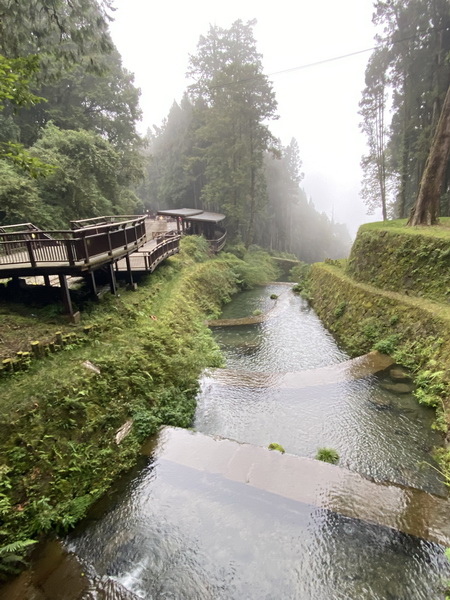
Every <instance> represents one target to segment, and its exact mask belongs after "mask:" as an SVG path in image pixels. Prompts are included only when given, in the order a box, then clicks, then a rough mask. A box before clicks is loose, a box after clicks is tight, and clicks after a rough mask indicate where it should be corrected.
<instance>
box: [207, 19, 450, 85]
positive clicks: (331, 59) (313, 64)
mask: <svg viewBox="0 0 450 600" xmlns="http://www.w3.org/2000/svg"><path fill="white" fill-rule="evenodd" d="M447 30H449V27H440V28H438V27H431V28H428V29H426V30H424V31H416V32H415V33H414V34H412V35H409V36H405V37H403V38H400V39H398V40H392V41H389V40H384V42H385V43H386V42H388V43H389V44H391V45H393V46H394V45H396V44H400V43H402V42H407V41H409V40H413V39H415V38H417V37H418V36H419V35H423V34H425V33H430V32H431V31H435V32H436V33H438V32H440V31H447ZM380 48H383V44H378V45H376V46H372V47H370V48H364V49H363V50H355V51H354V52H349V53H347V54H340V55H338V56H331V57H329V58H324V59H322V60H317V61H314V62H310V63H305V64H302V65H298V66H296V67H291V68H289V69H282V70H281V71H274V72H272V73H269V74H268V75H267V77H274V76H275V75H283V74H284V73H293V72H294V71H301V70H302V69H309V68H311V67H317V66H319V65H324V64H327V63H331V62H335V61H338V60H343V59H344V58H350V57H351V56H357V55H358V54H364V53H365V52H372V51H373V50H378V49H380ZM261 76H265V75H264V74H263V73H261V74H259V75H256V76H253V77H244V78H243V79H238V80H237V81H230V82H228V83H219V84H216V85H211V86H209V88H210V89H215V88H226V87H230V86H233V85H239V84H241V83H248V82H250V81H256V80H257V79H259V78H260V77H261Z"/></svg>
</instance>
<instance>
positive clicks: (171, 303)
mask: <svg viewBox="0 0 450 600" xmlns="http://www.w3.org/2000/svg"><path fill="white" fill-rule="evenodd" d="M245 259H246V257H244V260H241V259H238V258H236V257H235V256H234V255H231V254H223V255H221V256H220V257H218V258H215V259H210V258H208V255H207V247H206V244H205V242H204V240H202V239H198V238H190V239H185V240H184V241H183V248H182V252H181V253H180V255H179V256H177V257H174V258H172V259H170V260H169V261H167V264H165V265H163V266H162V267H160V268H159V269H158V270H157V271H156V272H155V273H154V274H153V275H151V277H149V278H148V280H147V282H145V283H144V284H143V285H141V286H140V287H139V288H138V290H137V291H135V292H123V293H121V295H120V297H110V298H108V299H107V300H105V301H103V302H102V303H101V304H97V305H92V306H91V307H90V309H89V310H87V311H85V312H84V313H83V326H86V325H92V331H93V333H92V334H91V335H90V336H89V338H88V339H87V340H84V341H83V342H82V343H81V342H80V343H74V344H71V345H69V346H68V347H66V349H65V350H63V351H61V352H59V353H57V354H51V355H49V356H47V357H45V358H43V359H41V360H38V361H32V362H31V363H30V366H29V368H28V370H26V371H24V372H20V373H17V374H14V375H11V376H8V377H4V378H2V379H1V380H0V398H1V402H0V419H1V427H0V448H1V456H2V459H1V463H0V472H1V479H0V519H1V527H0V531H1V536H2V537H1V541H0V557H2V558H3V559H8V558H11V555H12V554H13V553H14V552H13V551H16V550H17V551H20V550H21V548H24V547H25V544H26V542H25V540H27V539H36V538H37V537H38V536H39V535H40V534H42V533H44V532H48V531H61V530H65V529H67V528H68V527H71V526H72V525H74V524H75V523H76V521H78V520H79V519H80V518H81V517H82V516H83V515H84V514H85V512H86V510H87V508H88V507H89V506H90V504H92V502H94V501H95V500H96V499H97V498H98V497H99V496H101V495H102V494H103V493H104V492H105V490H107V488H108V486H109V485H110V484H111V482H112V481H113V480H114V478H115V477H117V475H118V473H119V472H121V471H123V470H124V469H126V468H128V467H129V466H130V465H131V464H132V463H133V462H134V460H135V458H136V456H137V454H138V452H139V448H140V445H141V443H142V441H143V440H144V439H145V438H146V437H147V436H148V435H150V434H152V433H154V432H155V431H156V430H157V428H158V427H159V426H160V425H162V424H168V425H178V426H184V427H186V426H189V425H190V424H191V421H192V417H193V414H194V410H195V396H196V393H197V381H198V376H199V374H200V372H201V370H202V369H203V368H204V367H206V366H218V365H220V364H221V356H220V353H219V350H218V348H217V346H216V344H215V343H214V341H213V338H212V335H211V333H210V331H209V330H208V328H207V327H206V325H205V319H206V318H211V317H216V316H217V315H218V313H219V312H220V307H221V305H222V304H223V303H224V302H226V301H227V300H229V298H230V296H231V295H232V294H233V293H235V292H236V291H237V290H238V289H239V288H241V287H243V286H249V285H252V284H253V283H261V282H263V281H264V279H266V280H271V279H273V278H274V276H275V271H274V268H273V266H272V264H271V261H270V259H269V258H268V257H267V255H264V254H263V253H261V252H256V253H254V254H253V255H252V257H251V259H250V260H247V261H246V260H245ZM22 316H23V315H22ZM30 318H32V317H30ZM33 333H34V332H33ZM86 361H89V362H88V363H87V362H86ZM131 421H132V427H131V432H130V433H129V435H127V436H126V437H125V438H124V439H123V441H121V443H120V444H117V443H116V434H117V431H118V430H119V428H121V427H122V426H123V425H124V424H125V423H127V422H130V424H131ZM11 543H13V546H9V544H11ZM3 567H4V569H5V571H6V570H8V568H9V567H8V565H5V560H3Z"/></svg>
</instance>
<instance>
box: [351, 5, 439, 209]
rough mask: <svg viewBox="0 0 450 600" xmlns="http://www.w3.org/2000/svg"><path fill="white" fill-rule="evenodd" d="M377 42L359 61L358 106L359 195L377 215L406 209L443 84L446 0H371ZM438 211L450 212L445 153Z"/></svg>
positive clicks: (422, 162)
mask: <svg viewBox="0 0 450 600" xmlns="http://www.w3.org/2000/svg"><path fill="white" fill-rule="evenodd" d="M373 22H374V24H375V25H377V26H378V27H379V29H380V34H379V36H378V40H377V41H378V44H377V47H376V49H375V50H374V51H373V53H372V56H371V57H370V60H369V62H368V65H367V69H366V87H365V89H364V91H363V95H362V99H361V103H360V114H361V116H362V123H361V127H362V129H363V131H364V133H365V134H366V138H367V143H368V152H367V154H366V155H365V156H364V157H363V159H362V167H363V172H364V179H363V188H362V195H363V198H364V200H365V201H366V204H367V205H368V207H369V208H370V209H374V208H378V207H380V208H381V209H382V212H383V217H384V218H386V217H387V216H391V217H399V218H403V217H407V216H409V214H410V211H411V209H412V207H413V206H414V203H415V201H416V198H417V195H418V192H419V186H420V182H421V179H422V175H423V173H424V170H425V165H426V162H427V157H428V155H429V152H430V147H431V142H432V138H433V133H434V131H435V130H436V126H437V123H438V121H439V118H440V115H441V112H442V108H443V106H444V99H445V96H446V92H447V90H448V88H449V85H450V3H449V2H448V0H390V1H389V2H387V1H384V0H376V1H375V2H374V16H373ZM444 171H445V172H444V175H443V178H442V182H440V184H441V198H440V211H439V212H440V214H441V215H442V216H448V215H450V161H449V160H447V167H446V169H444Z"/></svg>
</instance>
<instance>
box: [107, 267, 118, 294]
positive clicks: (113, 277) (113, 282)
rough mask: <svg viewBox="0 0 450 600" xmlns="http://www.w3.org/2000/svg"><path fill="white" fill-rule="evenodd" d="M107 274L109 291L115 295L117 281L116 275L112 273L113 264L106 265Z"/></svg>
mask: <svg viewBox="0 0 450 600" xmlns="http://www.w3.org/2000/svg"><path fill="white" fill-rule="evenodd" d="M108 273H109V289H110V290H111V294H114V295H116V294H117V280H116V274H115V273H114V263H112V262H110V263H109V264H108Z"/></svg>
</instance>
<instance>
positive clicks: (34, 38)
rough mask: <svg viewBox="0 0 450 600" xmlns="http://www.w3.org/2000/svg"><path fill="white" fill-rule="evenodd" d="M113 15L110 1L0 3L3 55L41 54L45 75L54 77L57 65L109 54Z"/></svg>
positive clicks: (2, 0) (17, 0)
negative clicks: (109, 23) (110, 28)
mask: <svg viewBox="0 0 450 600" xmlns="http://www.w3.org/2000/svg"><path fill="white" fill-rule="evenodd" d="M110 11H111V0H70V2H69V1H67V0H0V54H3V55H4V56H6V57H7V58H17V57H19V56H28V55H30V54H39V55H40V57H41V65H42V67H43V73H46V72H47V71H48V72H51V73H54V72H55V69H56V66H57V65H59V66H67V65H68V64H73V63H74V62H77V61H78V60H79V59H80V57H81V56H87V55H89V56H96V55H97V56H99V55H101V54H103V53H105V52H106V53H107V52H109V51H110V50H111V48H112V44H111V38H110V36H109V32H108V21H109V19H110ZM96 66H97V65H96V63H95V61H91V63H90V65H88V68H95V67H96Z"/></svg>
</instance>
